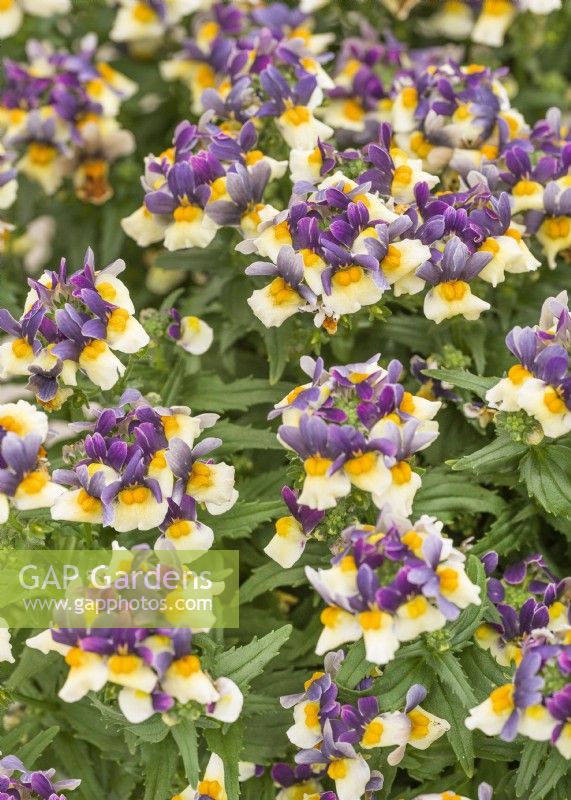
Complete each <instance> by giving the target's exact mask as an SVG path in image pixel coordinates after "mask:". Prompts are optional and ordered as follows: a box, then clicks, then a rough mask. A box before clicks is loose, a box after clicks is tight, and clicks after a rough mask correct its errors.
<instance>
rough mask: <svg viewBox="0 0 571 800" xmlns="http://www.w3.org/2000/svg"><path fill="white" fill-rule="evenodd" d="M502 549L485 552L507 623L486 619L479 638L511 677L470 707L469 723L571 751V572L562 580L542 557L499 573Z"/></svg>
mask: <svg viewBox="0 0 571 800" xmlns="http://www.w3.org/2000/svg"><path fill="white" fill-rule="evenodd" d="M497 562H498V559H497V555H496V554H495V553H489V554H488V555H487V556H485V557H484V563H485V566H486V571H487V572H488V574H489V575H490V578H489V580H488V595H489V597H490V599H491V600H492V601H493V603H494V604H495V606H496V609H497V611H498V614H499V619H500V622H489V623H484V624H483V625H481V626H480V627H479V628H478V630H477V631H476V636H475V638H476V642H477V643H478V645H479V646H480V647H483V648H485V649H487V650H490V652H491V653H492V655H493V656H494V657H495V658H496V660H497V661H498V663H499V664H501V665H502V666H503V667H505V668H506V669H507V670H508V673H509V675H510V678H511V680H510V681H509V682H506V683H504V684H502V685H501V686H498V687H497V688H495V689H494V690H493V691H492V692H491V694H490V696H489V697H488V698H487V699H486V700H484V702H482V703H480V705H478V706H476V707H475V708H472V709H471V710H470V716H469V718H468V719H467V720H466V725H467V727H468V728H471V729H474V728H477V729H479V730H481V731H483V732H484V733H485V734H487V735H488V736H498V735H499V736H501V738H502V739H504V740H505V741H512V740H513V739H514V738H515V737H516V736H517V735H518V734H519V735H521V736H525V737H527V738H529V739H532V740H534V741H540V742H541V741H551V742H552V744H553V745H554V746H555V747H556V748H557V750H558V751H559V752H560V753H561V755H562V756H563V757H564V758H567V759H570V758H571V677H570V676H571V635H570V632H571V604H570V602H569V585H570V579H569V578H566V579H564V580H562V581H557V579H555V578H554V576H553V574H552V573H551V572H550V571H549V570H548V569H547V567H546V565H545V562H544V561H543V559H542V558H541V556H531V557H529V558H527V559H525V560H524V561H521V562H518V563H516V564H513V565H511V566H510V567H508V568H507V569H506V570H505V571H504V573H503V576H502V577H501V578H497V577H495V576H494V572H495V569H496V567H497Z"/></svg>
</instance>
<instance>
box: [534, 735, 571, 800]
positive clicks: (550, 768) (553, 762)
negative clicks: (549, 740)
mask: <svg viewBox="0 0 571 800" xmlns="http://www.w3.org/2000/svg"><path fill="white" fill-rule="evenodd" d="M570 768H571V766H570V764H569V761H568V760H567V759H566V758H563V756H562V755H561V754H560V753H559V752H558V751H557V750H556V749H555V748H554V747H552V748H551V753H550V754H549V756H548V757H547V761H546V762H545V765H544V767H543V769H542V770H541V772H540V773H539V774H538V775H537V780H536V781H535V784H534V786H533V790H532V792H531V794H530V795H529V800H542V798H544V797H550V793H551V792H552V790H553V789H555V787H556V786H557V784H558V783H559V781H560V780H561V779H562V778H563V776H564V775H566V774H567V773H568V772H569V770H570ZM567 786H568V784H567Z"/></svg>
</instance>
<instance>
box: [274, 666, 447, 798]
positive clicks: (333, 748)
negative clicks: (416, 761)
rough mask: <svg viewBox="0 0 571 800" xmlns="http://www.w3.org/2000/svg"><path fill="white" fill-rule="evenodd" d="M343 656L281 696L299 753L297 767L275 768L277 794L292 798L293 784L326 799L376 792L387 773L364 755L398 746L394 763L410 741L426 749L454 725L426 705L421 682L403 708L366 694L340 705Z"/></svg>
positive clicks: (290, 736) (391, 756)
mask: <svg viewBox="0 0 571 800" xmlns="http://www.w3.org/2000/svg"><path fill="white" fill-rule="evenodd" d="M343 658H344V653H343V651H342V650H340V651H338V652H336V653H330V654H329V655H328V656H326V658H325V662H324V671H323V672H315V673H314V674H313V675H312V677H311V678H310V679H309V680H308V681H306V682H305V684H304V691H303V692H300V693H299V694H292V695H286V696H284V697H282V698H281V704H282V706H283V707H284V708H291V709H293V718H294V724H293V725H292V726H291V727H290V728H289V730H288V731H287V735H288V739H289V740H290V742H292V744H294V745H295V746H296V747H298V748H299V749H300V752H299V753H297V755H296V757H295V760H296V762H297V764H298V766H297V767H295V768H292V767H290V766H288V765H287V764H281V763H280V764H274V766H273V767H272V777H273V779H274V781H275V783H276V784H277V785H278V786H280V787H281V788H282V792H280V793H279V794H278V797H279V798H281V797H282V796H283V797H284V798H285V797H288V796H291V794H290V795H288V794H287V793H286V792H285V791H283V790H284V789H289V788H290V787H293V786H295V787H296V788H297V789H298V791H299V796H302V795H303V796H318V797H320V798H322V800H358V798H361V797H363V796H364V795H365V793H367V795H366V796H367V797H371V796H374V793H375V792H376V791H377V790H379V789H381V788H382V785H383V776H382V775H381V774H380V773H379V772H376V771H374V770H373V771H372V770H371V769H370V767H369V765H368V763H367V760H366V759H365V758H364V754H366V753H367V752H368V751H370V750H373V749H375V748H378V747H391V748H394V749H393V750H392V751H391V753H390V754H389V755H388V757H387V761H388V763H389V764H390V765H393V766H394V765H396V764H399V763H400V761H401V760H402V758H403V756H404V754H405V750H406V747H407V745H410V746H411V747H413V748H416V749H417V750H426V749H427V748H428V747H430V745H431V744H432V743H433V742H434V741H435V740H436V739H438V738H439V737H440V736H442V735H443V734H444V733H446V731H447V730H449V728H450V725H449V724H448V722H447V721H446V720H445V719H441V718H440V717H437V716H435V715H434V714H431V713H430V712H429V711H426V709H424V708H422V706H421V705H420V704H421V703H422V702H423V700H424V699H425V698H426V694H427V692H426V689H425V688H424V686H421V685H420V684H415V685H414V686H411V688H410V689H409V690H408V692H407V695H406V703H405V706H404V710H403V711H385V712H381V710H380V702H381V703H382V697H381V698H377V697H375V696H374V695H362V696H361V697H359V700H358V701H357V703H356V705H351V704H346V705H342V704H341V703H340V702H339V701H338V699H337V695H338V686H337V684H336V682H335V676H336V673H337V672H338V670H339V667H340V666H341V664H342V662H343ZM364 688H365V687H364ZM324 781H327V782H329V781H330V782H331V783H332V784H333V785H334V787H335V791H325V793H324V794H320V793H321V792H322V791H323V786H322V782H324ZM369 793H371V794H369Z"/></svg>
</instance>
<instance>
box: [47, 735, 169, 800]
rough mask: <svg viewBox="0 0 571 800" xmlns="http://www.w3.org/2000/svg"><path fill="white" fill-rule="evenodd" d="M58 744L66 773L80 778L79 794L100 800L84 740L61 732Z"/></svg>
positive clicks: (91, 799) (96, 780)
mask: <svg viewBox="0 0 571 800" xmlns="http://www.w3.org/2000/svg"><path fill="white" fill-rule="evenodd" d="M58 746H59V749H60V751H61V753H62V756H63V758H64V759H65V770H66V773H67V774H68V775H72V776H74V777H76V776H77V777H79V778H81V786H80V788H79V794H80V796H81V797H82V798H85V800H101V798H102V797H105V792H104V790H103V787H102V785H101V783H100V781H99V778H98V776H97V774H96V772H95V770H94V768H93V763H92V759H91V753H90V751H89V748H88V747H87V746H86V744H85V742H82V741H81V740H80V739H77V738H75V737H72V736H69V735H68V734H62V735H61V737H60V738H59V739H58ZM63 754H65V755H63ZM149 800H150V798H149ZM156 800H158V798H157V799H156Z"/></svg>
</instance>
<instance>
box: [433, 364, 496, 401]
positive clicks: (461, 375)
mask: <svg viewBox="0 0 571 800" xmlns="http://www.w3.org/2000/svg"><path fill="white" fill-rule="evenodd" d="M422 374H423V375H427V376H428V377H429V378H437V379H438V380H439V381H444V382H445V383H451V384H452V386H457V387H458V388H460V389H468V390H469V391H470V392H473V393H474V394H477V395H478V397H481V398H482V399H483V400H484V399H485V396H486V392H487V391H488V389H491V388H492V386H495V385H496V383H497V382H498V381H499V380H500V379H499V378H484V377H482V376H481V375H474V374H473V373H472V372H468V370H466V369H424V370H423V371H422Z"/></svg>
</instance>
